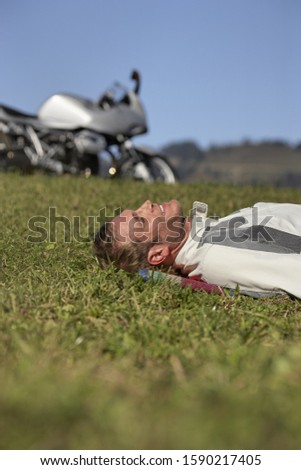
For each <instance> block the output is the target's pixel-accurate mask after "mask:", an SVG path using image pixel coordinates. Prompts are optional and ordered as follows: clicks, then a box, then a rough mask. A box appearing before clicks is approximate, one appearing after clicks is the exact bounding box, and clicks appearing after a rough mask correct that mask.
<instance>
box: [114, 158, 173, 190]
mask: <svg viewBox="0 0 301 470" xmlns="http://www.w3.org/2000/svg"><path fill="white" fill-rule="evenodd" d="M137 153H138V154H139V157H140V161H138V162H137V161H133V159H132V158H131V157H128V158H127V159H126V160H125V161H124V162H123V163H122V165H121V167H120V169H119V176H121V177H122V178H128V179H134V180H140V181H146V182H155V181H161V182H162V183H166V184H173V183H175V182H176V179H177V178H176V174H175V171H174V169H173V168H172V167H171V165H170V164H169V163H168V162H167V161H166V159H165V158H164V157H162V155H144V154H142V153H140V152H137Z"/></svg>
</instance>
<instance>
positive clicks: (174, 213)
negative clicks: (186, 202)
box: [112, 199, 185, 246]
mask: <svg viewBox="0 0 301 470" xmlns="http://www.w3.org/2000/svg"><path fill="white" fill-rule="evenodd" d="M112 223H113V225H114V229H113V231H114V237H115V240H116V241H117V242H118V243H119V244H122V243H127V242H129V241H132V242H150V241H156V242H159V243H164V244H168V245H169V246H173V245H176V244H178V243H179V242H180V241H181V240H182V239H183V238H184V235H185V232H184V218H183V214H182V209H181V206H180V204H179V203H178V201H176V200H175V199H173V200H171V201H169V202H163V203H152V202H151V201H149V200H147V201H145V202H144V203H143V204H142V205H141V206H140V207H138V209H136V210H131V209H125V210H124V211H123V212H121V214H120V215H118V216H117V217H115V218H114V219H113V220H112Z"/></svg>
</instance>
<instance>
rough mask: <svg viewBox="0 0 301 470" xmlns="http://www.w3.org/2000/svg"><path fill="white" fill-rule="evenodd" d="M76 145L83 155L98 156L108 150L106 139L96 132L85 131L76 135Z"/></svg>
mask: <svg viewBox="0 0 301 470" xmlns="http://www.w3.org/2000/svg"><path fill="white" fill-rule="evenodd" d="M74 144H75V146H76V148H77V150H78V151H79V152H80V153H81V154H84V153H88V154H95V155H97V154H98V153H100V152H102V151H103V150H104V149H105V148H106V139H105V138H104V137H103V136H102V135H99V134H97V133H96V132H92V131H88V130H84V131H80V132H78V133H77V134H76V136H75V139H74Z"/></svg>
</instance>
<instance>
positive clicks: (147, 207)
mask: <svg viewBox="0 0 301 470" xmlns="http://www.w3.org/2000/svg"><path fill="white" fill-rule="evenodd" d="M151 206H152V203H151V202H150V200H149V199H147V200H146V201H145V202H144V203H143V204H142V205H141V206H140V207H139V209H137V211H136V212H141V211H144V210H145V209H146V210H149V209H151Z"/></svg>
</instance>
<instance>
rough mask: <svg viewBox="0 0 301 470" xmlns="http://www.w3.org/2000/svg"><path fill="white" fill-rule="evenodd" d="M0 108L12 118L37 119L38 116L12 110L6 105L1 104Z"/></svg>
mask: <svg viewBox="0 0 301 470" xmlns="http://www.w3.org/2000/svg"><path fill="white" fill-rule="evenodd" d="M0 108H1V109H2V110H3V111H4V112H5V113H6V114H8V115H9V116H12V117H19V118H30V119H36V116H35V115H33V114H27V113H23V112H22V111H18V110H17V109H14V108H10V107H9V106H6V105H4V104H0Z"/></svg>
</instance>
